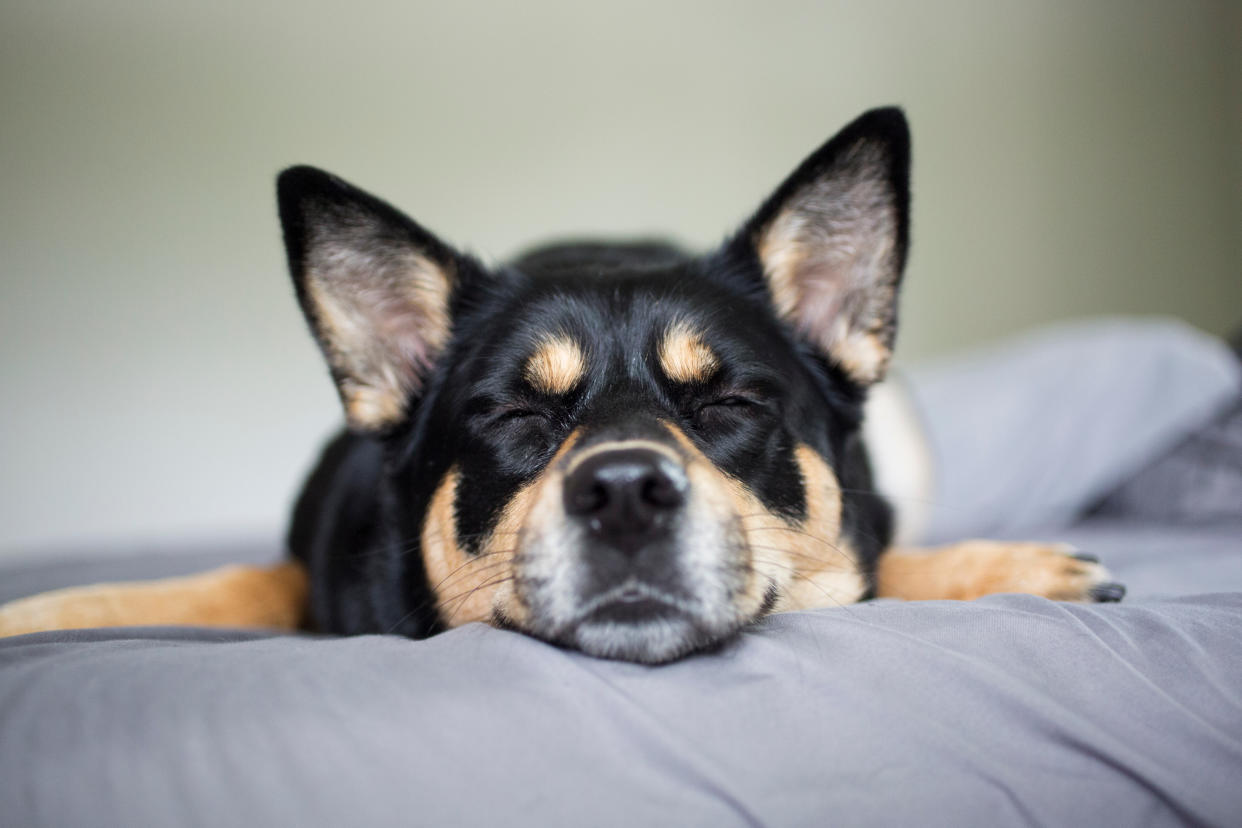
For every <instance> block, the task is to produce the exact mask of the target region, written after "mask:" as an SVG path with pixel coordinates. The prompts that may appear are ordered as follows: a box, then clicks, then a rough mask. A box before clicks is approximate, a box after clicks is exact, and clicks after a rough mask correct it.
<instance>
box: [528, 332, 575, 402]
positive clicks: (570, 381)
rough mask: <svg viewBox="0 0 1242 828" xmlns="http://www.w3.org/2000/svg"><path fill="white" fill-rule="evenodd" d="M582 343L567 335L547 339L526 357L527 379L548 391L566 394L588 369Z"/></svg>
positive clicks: (542, 389) (536, 386)
mask: <svg viewBox="0 0 1242 828" xmlns="http://www.w3.org/2000/svg"><path fill="white" fill-rule="evenodd" d="M586 367H587V361H586V354H584V353H583V351H582V346H580V345H579V344H578V343H577V342H575V341H574V340H572V339H570V338H569V337H567V336H565V335H563V334H562V335H558V336H554V337H550V338H548V339H545V340H544V341H543V342H541V343H540V344H539V347H538V348H537V349H536V350H535V352H534V353H533V354H531V356H530V359H528V360H526V370H525V376H526V380H527V382H529V383H530V384H531V385H533V386H534V387H535V388H536V389H538V390H540V391H543V392H546V393H548V394H564V393H565V392H567V391H569V390H571V389H572V388H573V387H574V386H575V385H577V384H578V383H579V382H581V381H582V377H583V375H584V374H585V373H586Z"/></svg>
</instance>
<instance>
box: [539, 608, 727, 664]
mask: <svg viewBox="0 0 1242 828" xmlns="http://www.w3.org/2000/svg"><path fill="white" fill-rule="evenodd" d="M741 626H742V624H741V623H740V622H739V623H721V622H720V621H719V620H715V621H714V623H713V622H709V621H708V620H707V619H705V618H702V617H699V614H698V613H695V612H692V611H689V610H687V609H685V608H684V607H680V606H678V605H677V604H675V603H673V602H668V601H661V600H656V599H649V600H625V601H613V602H609V603H605V604H602V605H597V606H596V607H594V608H593V609H592V610H591V611H589V612H584V613H580V614H579V615H578V617H577V618H576V620H575V621H574V622H573V623H572V624H569V625H567V626H565V627H562V628H561V629H560V630H558V631H557V632H556V634H554V635H552V636H549V638H550V639H551V640H552V641H554V642H555V643H557V644H560V645H562V646H566V647H572V648H574V649H576V650H580V651H582V652H584V653H586V654H587V655H591V656H595V657H597V658H608V659H614V660H617V661H634V662H638V663H640V664H664V663H666V662H669V661H674V660H676V659H679V658H682V657H683V656H687V655H689V654H691V653H693V652H695V651H698V650H703V649H707V648H710V647H713V646H715V645H718V644H720V643H722V642H723V641H725V640H727V639H728V638H730V637H731V636H732V635H734V634H735V633H736V632H737V631H738V630H739V629H740V628H741Z"/></svg>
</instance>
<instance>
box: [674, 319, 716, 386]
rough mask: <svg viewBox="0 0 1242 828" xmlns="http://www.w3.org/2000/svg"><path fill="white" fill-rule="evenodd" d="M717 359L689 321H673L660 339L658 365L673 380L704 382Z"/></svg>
mask: <svg viewBox="0 0 1242 828" xmlns="http://www.w3.org/2000/svg"><path fill="white" fill-rule="evenodd" d="M718 367H720V360H718V359H717V358H716V354H715V353H714V352H713V351H712V349H711V348H709V347H707V344H706V343H705V342H703V337H702V335H701V334H700V333H699V331H698V330H696V329H695V328H694V327H692V326H691V325H690V324H689V323H688V322H675V323H673V324H672V325H671V326H670V327H669V329H668V331H667V332H665V334H664V341H663V342H661V343H660V368H661V369H663V371H664V374H665V376H667V377H668V378H669V379H671V380H673V381H674V382H705V381H706V380H707V379H709V378H710V377H711V375H712V373H713V372H714V371H715V370H716V369H717V368H718Z"/></svg>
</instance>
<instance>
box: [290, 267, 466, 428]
mask: <svg viewBox="0 0 1242 828" xmlns="http://www.w3.org/2000/svg"><path fill="white" fill-rule="evenodd" d="M314 264H315V265H317V266H316V267H314V268H313V269H311V270H310V271H309V272H308V274H307V288H308V295H309V299H310V302H311V305H312V307H313V308H314V316H315V321H316V328H317V330H318V333H319V335H320V339H321V342H322V344H323V346H324V351H325V353H326V355H327V358H328V361H329V363H330V364H331V365H332V367H333V373H334V374H335V375H336V376H337V378H338V383H339V387H340V392H341V397H342V401H343V402H344V404H345V408H346V414H347V416H348V418H349V420H350V423H351V424H353V425H354V426H356V427H360V428H380V427H384V426H388V425H392V424H394V423H396V422H398V421H400V419H401V418H402V417H404V415H405V413H406V406H407V404H408V400H409V397H410V395H411V394H414V393H417V392H418V391H419V389H420V388H421V386H422V383H423V381H424V378H425V377H426V374H427V372H428V371H430V370H431V367H432V365H433V364H434V362H435V360H436V358H437V357H438V356H439V353H440V351H441V350H442V349H443V347H444V345H445V343H446V342H447V340H448V334H449V318H448V301H449V294H450V290H451V288H450V275H449V274H448V273H447V272H446V270H445V268H443V267H441V266H439V265H437V264H435V263H434V262H432V261H431V260H430V259H428V258H427V257H426V256H423V255H421V254H419V253H417V252H415V251H413V250H402V251H400V252H399V253H398V254H395V255H391V254H390V255H384V256H374V255H366V254H360V253H357V252H353V251H350V252H348V253H341V252H339V251H338V252H337V253H336V254H335V255H326V256H322V257H321V258H320V259H319V260H318V261H317V262H315V263H314Z"/></svg>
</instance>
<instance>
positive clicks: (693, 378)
mask: <svg viewBox="0 0 1242 828" xmlns="http://www.w3.org/2000/svg"><path fill="white" fill-rule="evenodd" d="M909 155H910V149H909V136H908V131H907V127H906V121H905V118H904V117H903V116H902V114H901V112H900V111H898V110H896V109H880V110H874V111H871V112H868V113H866V114H864V115H863V116H862V117H860V118H859V119H857V120H856V121H854V122H853V123H851V124H850V125H848V126H847V127H845V128H844V129H843V130H842V131H841V132H840V133H838V134H837V135H836V136H835V137H833V138H832V139H831V140H829V141H828V142H827V143H826V144H825V145H824V146H822V147H821V148H820V149H819V150H817V151H816V152H815V153H813V154H812V155H811V156H810V157H809V158H807V159H806V161H804V162H803V163H802V165H801V166H799V167H798V168H797V169H796V170H795V171H794V172H793V173H792V175H790V176H789V178H788V179H786V180H785V182H784V183H783V184H781V185H780V186H779V187H778V188H777V189H776V191H775V193H774V194H773V195H772V196H771V197H770V198H769V199H768V200H767V201H765V202H764V203H763V204H762V205H761V206H760V207H759V209H758V210H757V211H756V212H755V213H754V215H753V216H752V217H751V218H750V219H749V220H748V221H746V222H745V223H744V224H743V225H742V227H741V229H740V230H739V231H738V232H737V233H736V234H734V235H733V236H731V237H730V238H729V239H728V240H727V241H726V242H725V243H724V244H723V245H722V246H721V247H719V248H718V249H716V250H713V251H711V252H709V253H707V254H705V255H688V254H686V253H684V252H682V251H681V250H678V249H676V248H674V247H672V246H669V245H667V244H661V243H654V242H635V243H621V244H617V243H576V244H558V245H552V246H546V247H542V248H538V249H536V250H534V251H532V252H529V253H527V254H526V255H524V256H522V257H521V258H519V259H517V260H516V261H514V262H512V263H510V264H508V265H505V266H501V267H497V268H488V267H485V266H484V265H482V264H481V263H480V262H479V261H477V260H475V259H474V258H471V257H470V256H468V255H465V254H463V253H461V252H458V251H456V250H454V249H453V248H451V247H450V246H448V245H447V244H445V243H444V242H442V241H441V240H439V239H438V238H436V237H435V236H434V235H432V234H431V233H430V232H429V231H427V230H426V229H425V228H423V227H422V226H421V225H419V224H417V223H415V222H414V221H413V220H411V219H410V218H408V217H406V216H405V215H403V214H402V213H400V212H399V211H397V210H396V209H394V208H393V207H392V206H390V205H389V204H387V203H385V202H383V201H381V200H379V199H377V198H375V197H373V196H371V195H368V194H367V193H365V192H362V191H361V190H358V189H356V188H354V187H352V186H350V185H349V184H346V183H345V182H343V181H341V180H340V179H338V178H336V177H334V176H332V175H329V174H327V173H325V172H322V171H320V170H316V169H313V168H310V167H294V168H292V169H289V170H286V171H285V172H284V173H282V174H281V176H280V178H279V182H278V195H279V205H280V218H281V222H282V225H283V228H284V239H285V245H286V248H287V252H288V257H289V266H290V270H291V272H292V276H293V282H294V285H295V287H296V291H297V297H298V301H299V302H300V304H301V307H302V310H303V311H304V312H305V315H306V318H307V320H308V322H309V324H310V328H311V331H312V333H313V334H314V337H315V339H316V340H317V342H318V344H319V346H320V348H321V349H322V351H323V354H324V357H325V358H326V361H327V364H328V367H329V369H330V371H331V375H332V378H333V380H334V381H335V383H336V387H337V390H338V391H339V393H340V397H341V401H342V403H343V405H344V410H345V417H346V420H347V422H348V425H349V428H348V430H347V431H345V432H344V433H342V434H341V435H340V436H339V437H337V438H336V439H335V440H334V441H332V443H331V444H330V445H329V446H328V447H327V448H326V450H325V451H324V453H323V456H322V458H321V459H320V461H319V464H318V466H317V467H316V468H315V470H314V472H313V473H312V474H311V476H310V479H309V481H308V482H307V484H306V486H305V488H304V489H303V491H302V494H301V496H300V497H299V499H298V501H297V505H296V508H295V510H294V515H293V520H292V525H291V529H290V532H289V537H288V548H289V553H290V562H288V563H286V564H282V565H280V566H278V567H275V568H272V569H257V568H243V567H234V568H229V569H226V570H221V571H217V572H213V573H208V574H206V575H200V576H193V577H190V578H183V579H173V580H169V581H159V582H152V583H149V584H126V585H105V586H99V587H88V588H82V589H76V590H65V591H61V592H58V593H48V594H45V595H42V596H36V597H35V598H31V599H25V600H23V601H19V602H16V603H14V604H11V605H9V606H8V607H6V608H4V609H3V610H0V631H4V632H8V633H14V632H23V631H29V630H33V629H46V628H52V627H67V626H86V625H101V624H150V623H195V624H226V625H245V626H277V627H295V626H308V627H311V628H313V629H317V630H320V631H323V632H329V633H340V634H358V633H399V634H401V635H406V636H410V637H414V638H421V637H425V636H429V635H433V634H435V633H437V632H439V631H441V630H444V629H446V628H449V627H454V626H457V625H460V624H465V623H468V622H472V621H479V622H484V623H488V624H493V625H496V626H499V627H505V628H510V629H515V630H520V631H522V632H525V633H528V634H530V635H533V636H536V637H538V638H541V639H544V640H546V641H549V642H552V643H555V644H558V645H562V646H567V647H572V648H576V649H579V650H582V651H584V652H586V653H589V654H592V655H597V656H603V657H609V658H619V659H627V660H632V661H639V662H648V663H658V662H664V661H668V660H671V659H675V658H677V657H679V656H682V655H684V654H686V653H689V652H691V651H694V650H697V649H700V648H704V647H708V646H710V645H713V644H715V643H717V642H721V641H724V640H726V639H728V638H729V637H730V636H732V635H733V634H734V633H736V632H737V631H738V630H740V629H741V628H743V627H745V626H746V625H747V624H749V623H751V622H752V621H755V620H756V619H758V618H761V617H763V616H764V615H766V614H768V613H771V612H779V611H782V610H793V609H804V608H811V607H835V606H840V605H845V604H850V603H853V602H856V601H859V600H862V599H866V598H870V597H873V596H890V597H897V598H905V599H924V598H945V599H970V598H975V597H978V596H980V595H984V594H987V593H992V592H1008V591H1021V592H1031V593H1035V594H1038V595H1043V596H1046V597H1049V598H1053V599H1061V600H1071V601H1087V600H1097V601H1098V600H1117V599H1119V598H1120V596H1121V594H1122V589H1121V587H1120V586H1119V585H1117V584H1114V583H1111V582H1110V581H1109V576H1108V574H1107V572H1106V571H1105V570H1104V569H1103V568H1102V567H1101V566H1100V565H1099V564H1098V562H1096V561H1095V560H1094V559H1092V558H1090V557H1089V556H1083V555H1074V554H1073V553H1072V550H1068V549H1066V548H1064V547H1059V546H1051V545H1041V544H1032V543H989V542H981V541H972V542H967V543H962V544H956V545H952V546H947V547H941V548H939V549H935V550H899V551H894V550H893V549H891V548H890V539H891V536H892V530H893V518H892V512H891V510H890V507H889V506H888V505H887V504H886V502H885V501H884V500H883V499H882V498H881V497H880V496H878V495H877V494H876V492H875V490H874V488H873V484H872V477H871V472H870V471H869V467H868V461H867V455H866V451H865V449H864V446H863V441H862V437H861V434H862V431H861V425H862V415H863V409H864V402H865V400H866V398H867V395H868V390H869V389H870V388H871V387H872V386H873V385H874V384H875V383H877V382H878V381H879V380H881V379H882V378H883V377H884V375H885V373H886V370H887V368H888V364H889V360H890V355H891V352H892V347H893V339H894V334H895V331H896V323H897V293H898V288H899V286H900V283H901V278H902V271H903V267H904V264H905V261H906V253H907V248H908V238H909V230H908V228H909ZM985 484H986V481H980V485H985Z"/></svg>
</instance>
